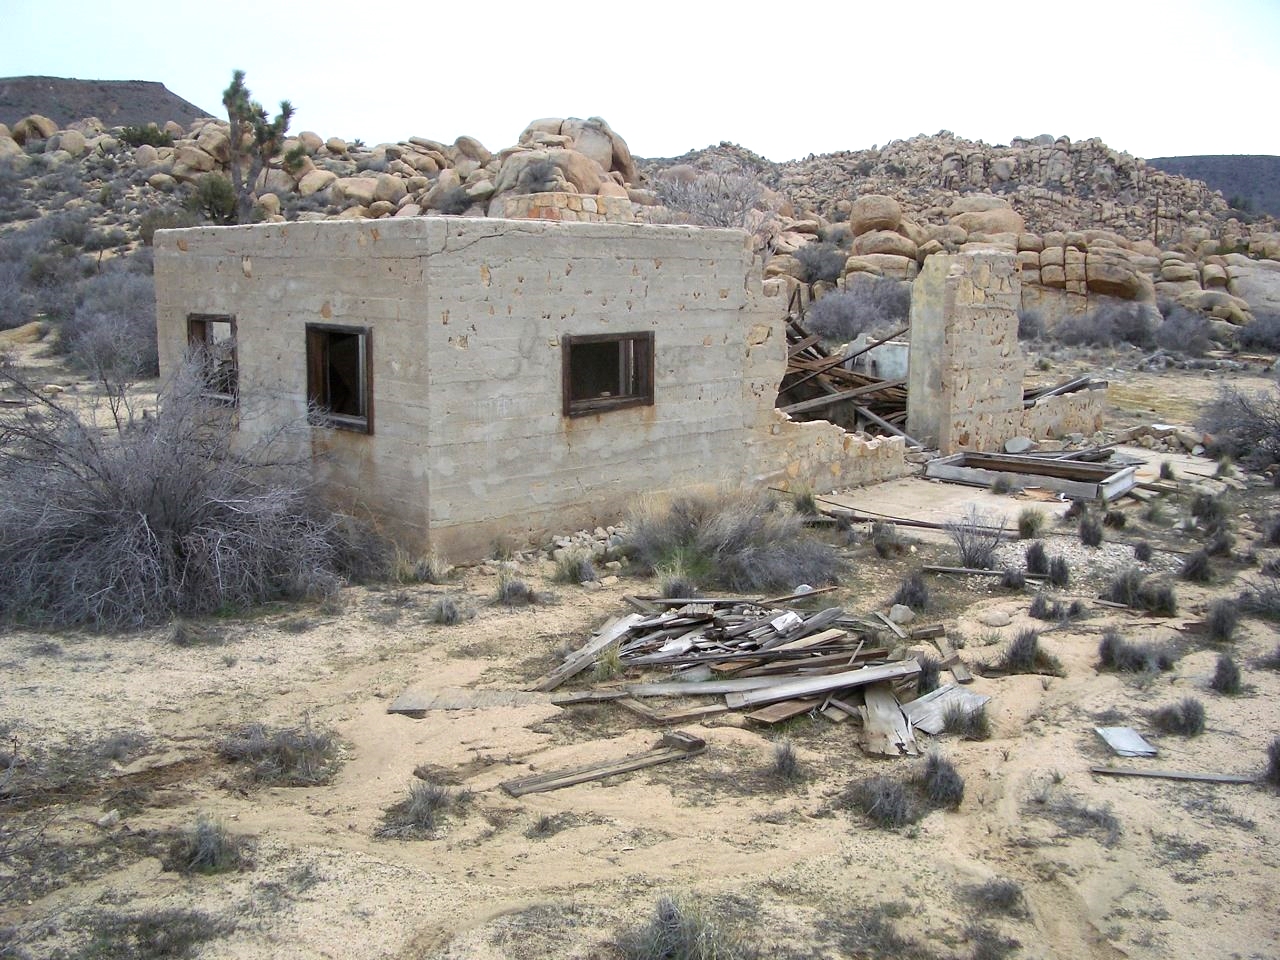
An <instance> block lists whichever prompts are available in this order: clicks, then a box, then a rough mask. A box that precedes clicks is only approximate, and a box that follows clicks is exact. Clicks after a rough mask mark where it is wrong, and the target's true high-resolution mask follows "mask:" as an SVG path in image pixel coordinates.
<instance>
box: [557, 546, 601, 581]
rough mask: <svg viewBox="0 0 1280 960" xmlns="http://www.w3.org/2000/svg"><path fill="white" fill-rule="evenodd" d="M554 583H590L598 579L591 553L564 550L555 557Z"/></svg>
mask: <svg viewBox="0 0 1280 960" xmlns="http://www.w3.org/2000/svg"><path fill="white" fill-rule="evenodd" d="M552 579H553V580H554V581H555V582H556V583H590V582H592V581H593V580H596V579H598V577H597V576H596V568H595V567H594V566H593V565H592V563H591V553H590V552H589V551H586V550H566V551H565V552H564V553H562V554H560V556H558V557H556V572H555V575H554V576H553V577H552Z"/></svg>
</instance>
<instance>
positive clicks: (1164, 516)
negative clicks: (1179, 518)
mask: <svg viewBox="0 0 1280 960" xmlns="http://www.w3.org/2000/svg"><path fill="white" fill-rule="evenodd" d="M1142 519H1143V520H1145V521H1147V523H1150V524H1153V525H1154V526H1157V527H1164V526H1168V524H1169V508H1168V507H1167V506H1165V503H1164V501H1163V500H1152V501H1151V502H1150V503H1148V504H1147V507H1146V509H1145V510H1143V511H1142Z"/></svg>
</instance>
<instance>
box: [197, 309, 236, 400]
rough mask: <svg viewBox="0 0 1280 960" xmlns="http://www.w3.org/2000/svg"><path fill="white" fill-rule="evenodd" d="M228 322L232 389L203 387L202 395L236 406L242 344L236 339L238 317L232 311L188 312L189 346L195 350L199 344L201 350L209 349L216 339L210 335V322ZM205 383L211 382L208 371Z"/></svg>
mask: <svg viewBox="0 0 1280 960" xmlns="http://www.w3.org/2000/svg"><path fill="white" fill-rule="evenodd" d="M212 323H226V324H229V325H230V327H231V337H230V339H231V390H230V392H226V391H222V390H213V389H202V390H201V391H200V395H201V396H202V397H204V398H205V399H208V400H214V401H217V402H219V403H225V404H228V405H229V406H235V405H236V404H237V403H238V402H239V395H240V345H239V341H238V340H237V339H236V337H237V330H236V318H235V314H232V313H189V314H187V348H188V350H193V349H195V348H196V347H197V346H198V347H199V349H201V350H209V349H210V347H211V346H212V344H213V343H215V341H214V340H213V338H212V337H211V336H210V334H211V333H212V330H211V328H210V326H209V325H210V324H212ZM204 379H205V383H206V384H208V383H210V382H211V378H210V377H209V374H208V371H205V372H204Z"/></svg>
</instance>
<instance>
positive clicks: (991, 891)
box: [964, 877, 1027, 917]
mask: <svg viewBox="0 0 1280 960" xmlns="http://www.w3.org/2000/svg"><path fill="white" fill-rule="evenodd" d="M964 894H965V899H967V900H968V901H969V902H970V903H972V904H973V905H974V906H976V907H977V908H978V909H979V910H981V911H982V912H983V913H987V914H992V913H1001V914H1004V915H1005V916H1009V917H1021V916H1025V915H1026V912H1027V900H1026V897H1025V896H1024V895H1023V893H1022V885H1021V884H1020V883H1018V882H1017V881H1016V880H1009V879H1006V878H1004V877H993V878H991V879H990V880H988V881H987V882H986V883H980V884H977V885H975V886H971V887H967V888H966V889H965V891H964Z"/></svg>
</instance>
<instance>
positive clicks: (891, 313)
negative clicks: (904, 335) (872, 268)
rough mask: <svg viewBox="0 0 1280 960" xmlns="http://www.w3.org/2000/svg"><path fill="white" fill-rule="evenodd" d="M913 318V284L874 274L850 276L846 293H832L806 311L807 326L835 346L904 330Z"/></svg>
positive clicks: (841, 291)
mask: <svg viewBox="0 0 1280 960" xmlns="http://www.w3.org/2000/svg"><path fill="white" fill-rule="evenodd" d="M910 315H911V285H910V284H906V283H900V282H898V281H897V280H887V279H885V278H883V277H876V276H872V275H871V274H864V273H859V274H856V275H851V276H850V277H849V278H848V279H847V280H846V281H845V287H844V289H843V290H832V291H830V292H829V293H826V294H824V295H823V296H821V297H819V298H818V299H817V300H815V301H814V302H813V303H812V304H811V305H810V306H809V309H808V310H806V311H805V315H804V325H805V329H807V330H808V331H809V332H810V333H816V334H818V335H819V336H821V337H822V338H823V339H825V340H829V341H831V342H832V343H845V342H848V341H850V340H856V339H857V338H858V336H860V335H861V334H863V333H866V334H869V335H872V336H874V335H876V334H880V335H884V334H889V333H892V332H893V331H894V330H898V329H901V328H902V327H904V326H905V325H906V324H907V321H908V319H909V317H910Z"/></svg>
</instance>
